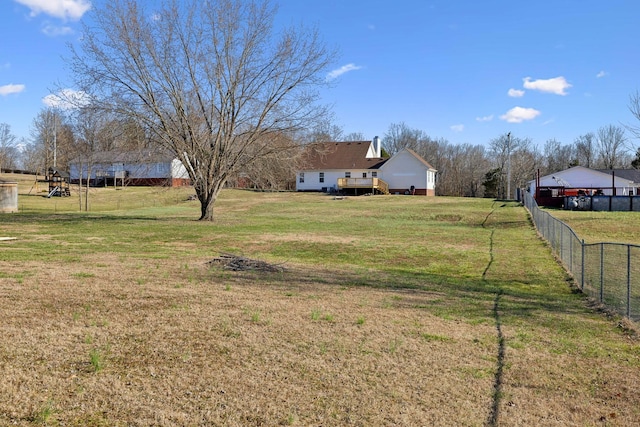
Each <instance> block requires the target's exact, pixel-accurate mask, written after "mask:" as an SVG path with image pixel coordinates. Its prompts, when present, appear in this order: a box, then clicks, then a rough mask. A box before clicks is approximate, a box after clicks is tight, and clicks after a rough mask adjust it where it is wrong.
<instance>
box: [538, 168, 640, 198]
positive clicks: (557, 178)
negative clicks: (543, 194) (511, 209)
mask: <svg viewBox="0 0 640 427" xmlns="http://www.w3.org/2000/svg"><path fill="white" fill-rule="evenodd" d="M625 172H628V171H616V170H607V171H603V170H595V169H589V168H585V167H584V166H574V167H572V168H569V169H565V170H563V171H559V172H555V173H552V174H549V175H545V176H542V177H540V178H538V179H534V180H532V181H529V191H530V192H531V194H537V193H536V187H537V186H538V185H539V186H540V189H543V188H549V189H554V188H564V189H584V190H600V191H601V192H602V194H604V195H608V196H611V195H618V196H622V195H625V196H626V195H637V194H638V192H637V191H638V187H639V186H640V183H638V182H634V180H632V179H629V178H626V177H623V176H625V175H626V176H628V174H626V173H625Z"/></svg>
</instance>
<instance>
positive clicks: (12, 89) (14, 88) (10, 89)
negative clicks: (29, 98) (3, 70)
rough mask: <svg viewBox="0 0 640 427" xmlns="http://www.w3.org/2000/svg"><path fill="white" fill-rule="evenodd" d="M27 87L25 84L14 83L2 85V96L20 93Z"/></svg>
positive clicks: (0, 87) (0, 93)
mask: <svg viewBox="0 0 640 427" xmlns="http://www.w3.org/2000/svg"><path fill="white" fill-rule="evenodd" d="M25 88H26V86H25V85H14V84H8V85H4V86H0V96H6V95H10V94H12V93H20V92H22V91H23V90H24V89H25Z"/></svg>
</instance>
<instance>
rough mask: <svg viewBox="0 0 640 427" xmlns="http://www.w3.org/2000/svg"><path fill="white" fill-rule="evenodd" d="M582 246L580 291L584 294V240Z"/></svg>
mask: <svg viewBox="0 0 640 427" xmlns="http://www.w3.org/2000/svg"><path fill="white" fill-rule="evenodd" d="M581 246H582V265H581V266H580V271H581V273H580V289H581V290H582V291H583V292H584V239H582V242H581Z"/></svg>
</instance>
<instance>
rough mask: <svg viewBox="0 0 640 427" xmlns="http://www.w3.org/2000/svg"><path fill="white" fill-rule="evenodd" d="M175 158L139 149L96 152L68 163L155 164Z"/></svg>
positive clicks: (169, 154) (165, 153)
mask: <svg viewBox="0 0 640 427" xmlns="http://www.w3.org/2000/svg"><path fill="white" fill-rule="evenodd" d="M175 158H176V156H175V155H174V154H172V153H170V152H169V151H167V150H163V149H155V150H154V149H150V148H146V149H141V150H135V151H130V150H129V151H119V150H112V151H96V152H93V153H91V154H90V156H81V157H77V158H75V159H72V160H71V161H70V162H69V163H80V162H87V161H88V160H89V159H90V161H91V162H92V163H141V164H144V163H157V162H170V161H172V160H173V159H175Z"/></svg>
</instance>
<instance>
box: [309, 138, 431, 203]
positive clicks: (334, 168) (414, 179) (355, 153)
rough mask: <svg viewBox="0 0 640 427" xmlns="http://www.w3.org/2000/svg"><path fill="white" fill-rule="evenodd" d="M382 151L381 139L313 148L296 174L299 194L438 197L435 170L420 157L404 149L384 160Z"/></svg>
mask: <svg viewBox="0 0 640 427" xmlns="http://www.w3.org/2000/svg"><path fill="white" fill-rule="evenodd" d="M381 151H382V147H381V141H380V138H378V137H375V138H373V140H372V141H354V142H327V143H319V144H311V145H310V146H309V147H308V148H307V151H306V153H305V156H304V163H303V165H304V166H303V167H302V168H301V170H299V171H298V172H297V174H296V190H297V191H323V192H327V191H342V192H354V193H356V194H362V193H364V192H371V193H376V192H379V193H392V194H395V193H398V194H415V195H425V196H434V195H435V174H436V170H435V169H434V168H433V167H431V165H429V163H427V162H426V161H425V160H424V159H422V158H421V157H420V156H419V155H418V154H417V153H415V152H414V151H412V150H409V149H403V150H401V151H399V152H398V153H396V154H395V155H394V156H392V157H391V158H384V157H382V156H381Z"/></svg>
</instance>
